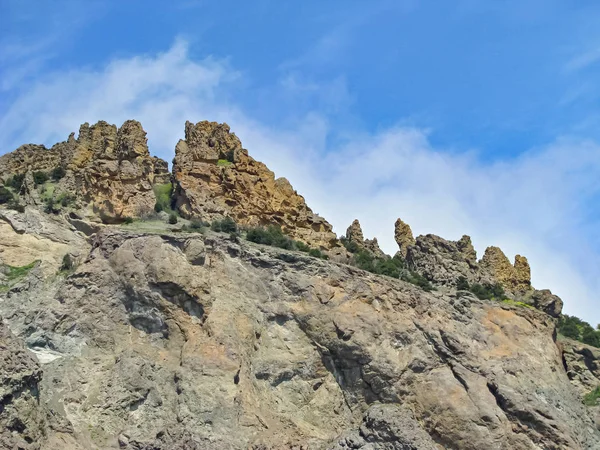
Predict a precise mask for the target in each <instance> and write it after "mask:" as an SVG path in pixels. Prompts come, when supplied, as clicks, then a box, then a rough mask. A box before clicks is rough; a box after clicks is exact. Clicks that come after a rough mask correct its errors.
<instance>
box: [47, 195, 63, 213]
mask: <svg viewBox="0 0 600 450" xmlns="http://www.w3.org/2000/svg"><path fill="white" fill-rule="evenodd" d="M44 212H45V213H46V214H58V213H59V212H60V206H59V205H57V204H56V203H54V199H53V198H52V197H49V198H48V199H47V200H46V206H45V207H44Z"/></svg>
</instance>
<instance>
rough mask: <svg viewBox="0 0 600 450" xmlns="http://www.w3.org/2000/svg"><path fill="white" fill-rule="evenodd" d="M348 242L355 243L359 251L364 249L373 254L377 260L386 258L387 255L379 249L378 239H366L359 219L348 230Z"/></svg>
mask: <svg viewBox="0 0 600 450" xmlns="http://www.w3.org/2000/svg"><path fill="white" fill-rule="evenodd" d="M346 240H347V241H348V242H353V243H354V244H356V246H357V247H358V248H359V249H363V250H366V251H368V252H369V253H371V254H373V255H374V256H375V257H377V258H384V257H385V256H386V254H385V253H383V251H382V250H381V248H379V242H377V238H373V239H365V238H364V235H363V231H362V227H361V226H360V222H359V221H358V219H354V221H353V222H352V224H351V225H350V226H349V227H348V229H347V230H346Z"/></svg>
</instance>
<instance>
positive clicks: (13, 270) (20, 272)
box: [0, 261, 37, 292]
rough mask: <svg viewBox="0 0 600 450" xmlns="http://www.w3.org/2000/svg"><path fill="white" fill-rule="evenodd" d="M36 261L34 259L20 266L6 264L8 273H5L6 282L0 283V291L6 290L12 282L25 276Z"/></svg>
mask: <svg viewBox="0 0 600 450" xmlns="http://www.w3.org/2000/svg"><path fill="white" fill-rule="evenodd" d="M36 263H37V261H34V262H32V263H30V264H27V265H26V266H21V267H17V266H9V265H7V266H6V267H7V268H8V273H7V274H6V282H5V284H0V292H6V291H8V290H9V289H10V286H11V285H12V284H14V283H15V282H17V281H19V280H20V279H22V278H25V276H26V275H27V274H28V273H29V272H30V271H31V269H33V268H34V267H35V265H36Z"/></svg>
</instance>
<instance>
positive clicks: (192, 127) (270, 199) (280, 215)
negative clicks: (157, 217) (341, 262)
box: [173, 121, 339, 249]
mask: <svg viewBox="0 0 600 450" xmlns="http://www.w3.org/2000/svg"><path fill="white" fill-rule="evenodd" d="M173 174H174V178H175V181H176V192H175V196H176V206H177V208H178V209H179V211H181V213H182V214H183V215H184V216H186V217H193V216H197V217H199V218H201V219H203V220H208V221H212V220H214V219H220V218H223V217H226V216H229V217H231V218H233V219H234V220H235V221H236V222H237V223H239V224H241V225H246V226H261V225H273V224H276V225H278V226H280V227H281V228H282V230H283V231H284V233H286V234H288V235H289V236H291V237H292V238H294V239H297V240H300V241H303V242H304V243H306V244H309V245H310V246H313V247H320V248H323V249H329V248H332V247H336V246H339V244H338V242H337V237H336V235H335V234H334V233H333V232H332V228H331V225H330V224H329V223H328V222H327V221H326V220H325V219H323V218H322V217H320V216H318V215H317V214H315V213H313V212H312V210H311V209H310V208H309V207H308V206H307V205H306V202H305V201H304V198H303V197H302V196H301V195H298V193H297V192H296V191H295V190H294V188H293V187H292V186H291V184H290V183H289V182H288V181H287V180H286V179H285V178H275V175H274V174H273V172H271V171H270V170H269V169H268V168H267V166H265V165H264V164H263V163H261V162H258V161H256V160H254V159H253V158H251V157H250V156H249V155H248V151H247V150H245V149H243V148H242V144H241V142H240V140H239V139H238V138H237V136H236V135H235V134H233V133H231V132H230V129H229V126H228V125H227V124H218V123H216V122H207V121H204V122H198V123H197V124H193V123H191V122H186V125H185V140H182V141H179V143H178V144H177V146H176V148H175V159H174V161H173Z"/></svg>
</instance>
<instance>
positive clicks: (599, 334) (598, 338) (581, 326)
mask: <svg viewBox="0 0 600 450" xmlns="http://www.w3.org/2000/svg"><path fill="white" fill-rule="evenodd" d="M558 332H559V333H560V334H562V335H563V336H565V337H568V338H571V339H575V340H576V341H579V342H583V343H585V344H588V345H591V346H594V347H599V348H600V330H598V329H596V330H595V329H594V328H593V327H592V326H591V325H590V324H589V323H587V322H585V321H583V320H581V319H580V318H578V317H575V316H569V315H567V314H563V315H562V316H561V317H560V318H559V319H558Z"/></svg>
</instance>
